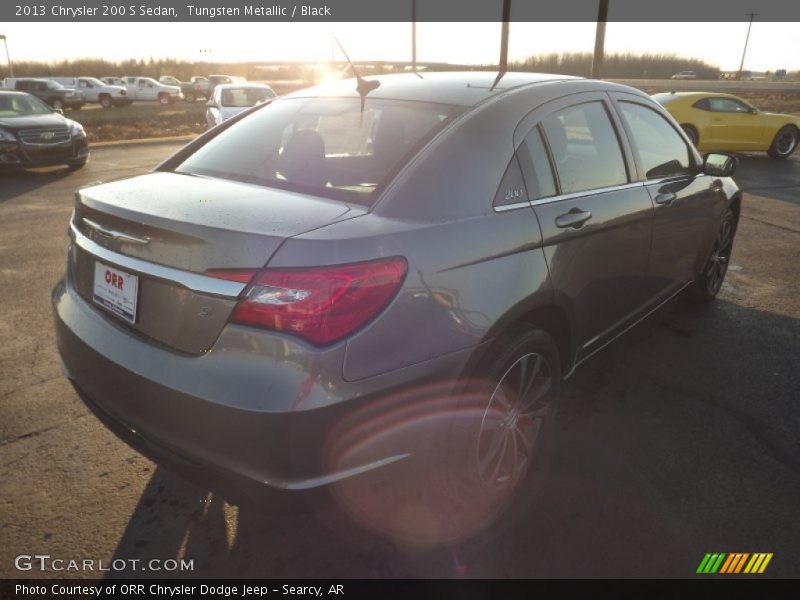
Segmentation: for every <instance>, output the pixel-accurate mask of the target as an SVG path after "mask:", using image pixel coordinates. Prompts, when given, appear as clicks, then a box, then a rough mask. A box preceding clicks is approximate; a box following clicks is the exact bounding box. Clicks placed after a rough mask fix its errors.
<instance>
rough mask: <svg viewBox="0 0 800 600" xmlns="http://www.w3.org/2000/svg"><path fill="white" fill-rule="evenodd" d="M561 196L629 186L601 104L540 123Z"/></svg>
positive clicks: (558, 114)
mask: <svg viewBox="0 0 800 600" xmlns="http://www.w3.org/2000/svg"><path fill="white" fill-rule="evenodd" d="M542 127H543V129H544V134H545V136H546V137H547V142H548V144H549V145H550V151H551V153H552V156H553V162H554V163H555V168H556V171H557V173H558V180H559V183H560V184H561V193H562V194H569V193H573V192H582V191H585V190H591V189H597V188H604V187H610V186H614V185H620V184H624V183H627V182H628V175H627V171H626V169H625V161H624V159H623V157H622V150H621V149H620V146H619V139H618V138H617V135H616V132H615V131H614V127H613V125H612V124H611V119H610V118H609V116H608V113H607V112H606V109H605V108H604V106H603V104H602V102H587V103H585V104H579V105H576V106H570V107H569V108H565V109H563V110H560V111H558V112H556V113H553V114H551V115H549V116H547V117H545V118H544V119H543V120H542Z"/></svg>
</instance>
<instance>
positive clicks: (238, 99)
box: [222, 87, 275, 108]
mask: <svg viewBox="0 0 800 600" xmlns="http://www.w3.org/2000/svg"><path fill="white" fill-rule="evenodd" d="M274 97H275V92H273V91H272V90H270V89H267V88H254V87H242V88H231V89H228V90H222V106H225V107H235V108H247V107H249V106H255V105H256V104H258V103H259V102H264V100H268V99H269V98H274Z"/></svg>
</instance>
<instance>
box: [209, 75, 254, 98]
mask: <svg viewBox="0 0 800 600" xmlns="http://www.w3.org/2000/svg"><path fill="white" fill-rule="evenodd" d="M246 81H247V80H246V79H245V78H244V77H236V76H235V75H209V76H208V93H209V98H210V97H211V94H213V93H214V88H215V87H217V86H218V85H222V84H224V83H245V82H246Z"/></svg>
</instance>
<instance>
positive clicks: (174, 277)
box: [69, 222, 246, 299]
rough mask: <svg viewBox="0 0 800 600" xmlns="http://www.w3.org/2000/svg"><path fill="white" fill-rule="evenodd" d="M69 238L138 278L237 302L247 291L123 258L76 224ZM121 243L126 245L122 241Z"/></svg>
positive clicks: (233, 284) (234, 284) (232, 284)
mask: <svg viewBox="0 0 800 600" xmlns="http://www.w3.org/2000/svg"><path fill="white" fill-rule="evenodd" d="M69 235H70V238H71V239H72V241H73V242H74V243H75V245H76V246H78V247H79V248H81V249H82V250H83V251H85V252H87V253H88V254H90V255H91V256H93V257H95V258H98V259H100V260H102V261H104V262H108V263H111V264H112V265H116V266H118V267H120V268H122V269H125V270H127V271H132V272H133V273H135V274H137V275H142V276H145V277H153V278H155V279H161V280H164V281H168V282H170V283H175V284H178V285H180V286H183V287H185V288H186V289H188V290H191V291H193V292H197V293H200V294H207V295H210V296H219V297H222V298H230V299H235V298H238V297H239V295H240V294H241V293H242V291H243V290H244V289H245V287H246V285H245V284H243V283H239V282H236V281H227V280H225V279H217V278H214V277H208V276H207V275H201V274H200V273H193V272H191V271H184V270H182V269H176V268H174V267H167V266H165V265H160V264H158V263H153V262H149V261H146V260H142V259H139V258H134V257H132V256H126V255H124V254H120V253H118V252H115V251H114V250H111V249H109V248H106V247H105V246H102V245H100V244H98V243H97V242H95V241H94V240H92V239H90V238H89V237H88V236H86V235H84V234H83V233H81V232H80V231H79V230H78V228H77V227H76V225H75V223H74V222H72V223H70V228H69ZM118 241H119V242H123V240H118ZM123 243H124V242H123Z"/></svg>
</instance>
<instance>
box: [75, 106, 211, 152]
mask: <svg viewBox="0 0 800 600" xmlns="http://www.w3.org/2000/svg"><path fill="white" fill-rule="evenodd" d="M205 112H206V107H205V102H195V103H188V102H176V103H174V104H170V105H168V106H161V105H159V104H157V103H155V102H135V103H133V104H131V105H130V106H125V107H114V108H110V109H108V110H104V109H102V108H97V107H95V105H89V106H88V107H84V108H83V109H82V110H77V111H76V110H71V111H67V113H66V116H67V117H68V118H70V119H73V120H74V121H77V122H78V123H80V124H81V125H83V127H84V129H85V130H86V135H87V136H88V138H89V142H90V143H91V142H108V141H116V140H132V139H142V138H156V137H170V136H175V135H190V134H194V135H196V134H199V133H202V132H203V130H205V128H206V118H205Z"/></svg>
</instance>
